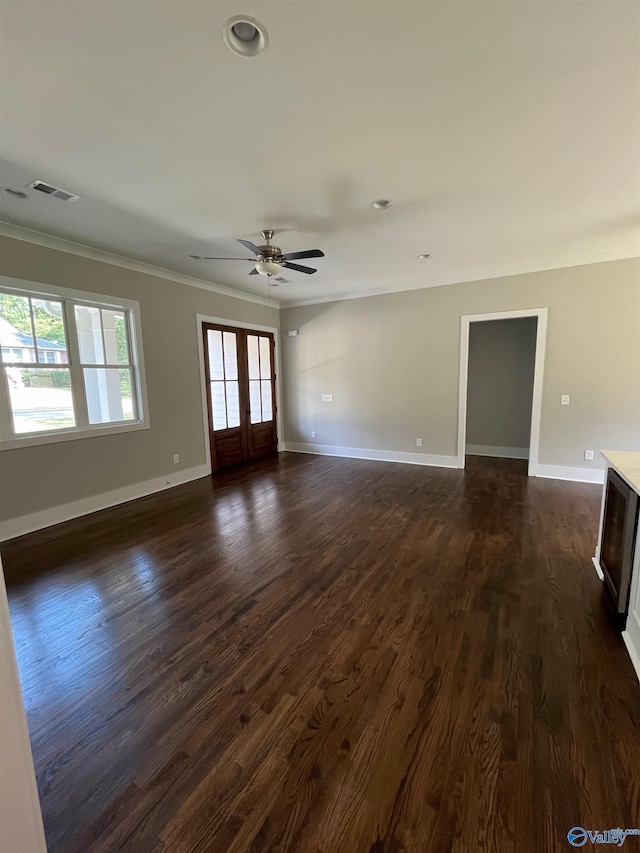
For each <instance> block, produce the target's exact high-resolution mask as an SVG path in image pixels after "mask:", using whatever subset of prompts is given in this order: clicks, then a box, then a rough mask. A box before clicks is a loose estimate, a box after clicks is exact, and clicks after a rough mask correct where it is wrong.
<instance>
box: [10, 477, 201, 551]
mask: <svg viewBox="0 0 640 853" xmlns="http://www.w3.org/2000/svg"><path fill="white" fill-rule="evenodd" d="M210 473H211V469H210V468H209V466H208V465H196V466H195V467H193V468H185V469H184V470H182V471H176V472H175V474H174V473H171V474H165V476H163V477H155V478H154V479H153V480H144V481H143V482H141V483H132V484H131V485H130V486H123V487H122V488H120V489H113V490H111V491H109V492H102V493H101V494H99V495H92V496H91V497H89V498H83V499H82V500H79V501H72V502H71V503H67V504H61V505H60V506H55V507H51V508H50V509H45V510H41V511H40V512H32V513H29V514H28V515H21V516H19V517H18V518H10V519H8V520H7V521H0V542H4V541H5V540H6V539H13V538H14V537H16V536H24V534H25V533H33V532H34V531H35V530H42V528H44V527H51V525H53V524H60V523H61V522H63V521H71V519H73V518H80V516H82V515H89V513H92V512H98V510H101V509H108V508H109V507H112V506H117V504H122V503H126V502H127V501H133V500H135V499H136V498H143V497H145V496H146V495H152V494H154V493H155V492H161V491H163V490H164V489H171V488H173V487H174V486H182V485H183V484H184V483H190V482H191V481H192V480H199V479H200V478H201V477H208V476H209V474H210Z"/></svg>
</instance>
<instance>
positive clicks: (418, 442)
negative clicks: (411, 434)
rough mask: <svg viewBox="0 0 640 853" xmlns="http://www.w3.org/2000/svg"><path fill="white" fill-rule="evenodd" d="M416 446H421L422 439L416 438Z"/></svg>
mask: <svg viewBox="0 0 640 853" xmlns="http://www.w3.org/2000/svg"><path fill="white" fill-rule="evenodd" d="M416 447H422V439H421V438H416Z"/></svg>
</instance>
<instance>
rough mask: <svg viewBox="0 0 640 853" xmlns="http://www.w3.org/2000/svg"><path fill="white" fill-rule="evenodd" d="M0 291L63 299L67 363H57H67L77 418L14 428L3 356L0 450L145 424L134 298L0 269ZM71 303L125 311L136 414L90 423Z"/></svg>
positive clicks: (144, 392) (144, 388)
mask: <svg viewBox="0 0 640 853" xmlns="http://www.w3.org/2000/svg"><path fill="white" fill-rule="evenodd" d="M0 291H1V292H4V293H9V294H12V295H14V296H27V297H29V296H30V297H32V298H34V299H55V300H56V301H60V302H62V311H63V321H64V326H65V334H66V337H67V364H65V365H62V364H61V365H60V368H61V369H62V368H63V367H64V368H65V369H69V374H70V380H71V395H72V400H73V410H74V416H75V419H76V426H74V427H65V428H62V429H57V430H51V431H41V432H30V433H20V434H16V433H14V432H13V420H12V410H11V402H10V392H9V381H8V377H7V372H6V370H5V369H4V362H3V363H2V365H0V426H1V427H2V434H3V435H5V436H7V437H6V438H0V451H3V450H13V449H15V448H19V447H33V446H36V445H39V444H52V443H56V442H59V441H73V440H77V439H83V438H90V437H93V436H96V437H97V436H104V435H112V434H114V433H122V432H135V431H137V430H141V429H149V428H150V426H151V422H150V419H149V405H148V400H147V382H146V373H145V367H144V355H143V350H142V323H141V318H140V303H139V302H137V301H136V300H133V299H123V298H122V297H119V296H118V297H114V296H108V295H106V294H101V293H91V292H89V291H84V290H76V289H74V288H69V287H60V286H58V285H52V284H45V283H43V282H35V281H27V280H23V279H17V278H11V277H9V276H2V275H0ZM76 304H78V305H89V306H92V307H96V308H106V309H108V310H115V311H120V312H124V314H125V317H126V322H127V331H128V339H129V357H130V369H131V393H132V398H133V401H134V407H135V412H136V414H137V417H136V418H135V419H134V420H128V421H116V422H112V423H96V424H90V423H89V417H88V411H87V398H86V387H85V382H84V373H83V370H84V367H85V366H86V365H83V363H82V361H81V359H80V347H79V342H78V333H77V326H76V321H75V305H76ZM105 358H106V354H105ZM37 366H39V367H42V368H44V369H52V370H55V367H56V365H55V364H52V365H49V364H48V363H45V364H39V365H37ZM100 366H101V367H113V368H117V367H118V366H117V365H107V364H106V363H105V364H104V365H100ZM125 367H129V365H125Z"/></svg>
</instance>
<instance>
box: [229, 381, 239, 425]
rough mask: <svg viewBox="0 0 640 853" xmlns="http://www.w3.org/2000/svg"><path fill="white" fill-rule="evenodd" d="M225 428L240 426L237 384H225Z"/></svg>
mask: <svg viewBox="0 0 640 853" xmlns="http://www.w3.org/2000/svg"><path fill="white" fill-rule="evenodd" d="M226 386H227V426H228V427H229V429H231V427H239V426H240V398H239V391H238V383H237V382H227V383H226Z"/></svg>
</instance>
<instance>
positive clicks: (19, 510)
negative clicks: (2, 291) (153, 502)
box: [0, 237, 279, 520]
mask: <svg viewBox="0 0 640 853" xmlns="http://www.w3.org/2000/svg"><path fill="white" fill-rule="evenodd" d="M0 274H2V275H6V276H12V277H14V278H20V279H26V280H30V281H36V282H43V283H45V284H55V285H59V286H62V287H70V288H75V289H77V290H85V291H91V292H93V293H104V294H107V295H113V296H122V297H124V298H126V299H135V300H138V301H139V302H140V311H141V315H142V317H141V319H142V338H143V349H144V359H145V368H146V373H147V389H148V394H149V413H150V418H151V428H150V429H148V430H140V431H138V432H130V433H118V434H115V435H107V436H93V437H90V438H83V439H79V440H77V441H65V442H58V443H54V444H45V445H39V446H36V447H23V448H17V449H11V450H4V451H2V452H0V483H1V488H0V518H1V519H3V520H5V519H10V518H17V517H19V516H21V515H25V514H28V513H32V512H36V511H39V510H44V509H48V508H50V507H53V506H57V505H59V504H65V503H70V502H72V501H76V500H81V499H83V498H86V497H89V496H92V495H97V494H100V493H102V492H106V491H110V490H112V489H118V488H121V487H124V486H128V485H132V484H135V483H139V482H142V481H145V480H151V479H154V478H155V477H161V476H164V475H166V474H173V475H175V474H176V473H178V472H179V471H180V470H181V469H183V468H191V467H194V466H196V465H202V464H204V463H205V461H206V456H205V443H204V432H203V430H204V426H203V415H202V397H201V391H200V365H199V359H198V339H197V331H196V314H206V315H209V316H213V317H222V318H225V319H228V320H235V321H238V322H247V323H257V324H260V325H265V326H274V327H278V326H279V311H278V309H277V308H275V307H274V308H271V307H268V306H263V305H260V304H256V303H251V302H247V301H244V300H240V299H234V298H233V297H228V296H226V295H220V294H217V293H213V292H211V291H208V290H203V289H201V288H199V287H190V286H187V285H183V284H179V283H177V282H173V281H169V280H167V279H164V278H158V277H156V276H153V275H147V274H145V273H141V272H134V271H132V270H128V269H124V268H122V267H118V266H113V265H111V264H108V263H103V262H101V261H95V260H89V259H87V258H83V257H79V256H76V255H72V254H69V253H66V252H62V251H58V250H55V249H49V248H44V247H42V246H36V245H33V244H31V243H27V242H23V241H21V240H15V239H12V238H8V237H5V238H0ZM174 453H179V454H180V463H179V464H178V465H174V464H173V460H172V457H173V454H174Z"/></svg>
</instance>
